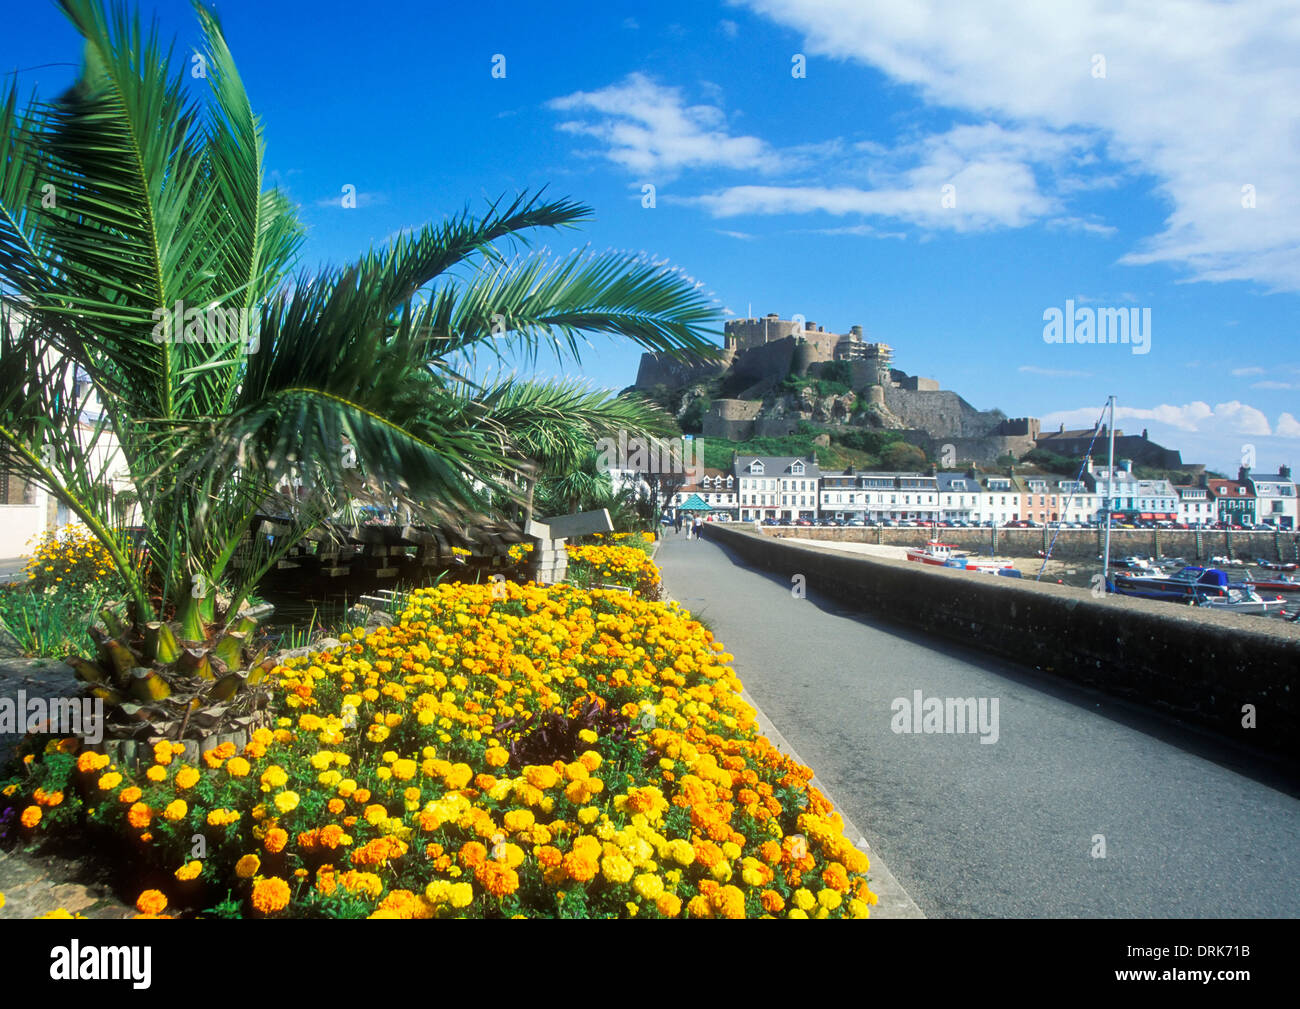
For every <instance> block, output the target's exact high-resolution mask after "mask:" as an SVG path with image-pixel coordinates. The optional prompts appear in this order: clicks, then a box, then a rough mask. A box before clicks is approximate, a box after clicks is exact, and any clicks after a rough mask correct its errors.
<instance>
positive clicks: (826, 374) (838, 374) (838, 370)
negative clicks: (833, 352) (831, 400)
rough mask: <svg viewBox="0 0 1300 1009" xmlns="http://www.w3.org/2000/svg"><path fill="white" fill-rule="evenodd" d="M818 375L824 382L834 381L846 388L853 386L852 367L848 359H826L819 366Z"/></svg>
mask: <svg viewBox="0 0 1300 1009" xmlns="http://www.w3.org/2000/svg"><path fill="white" fill-rule="evenodd" d="M818 375H819V377H820V378H821V379H822V381H824V382H832V383H836V384H838V385H842V386H844V387H845V388H846V389H849V388H852V387H853V368H852V366H851V365H850V364H849V362H848V361H828V362H827V363H826V364H823V365H822V366H821V368H820V370H819V371H818Z"/></svg>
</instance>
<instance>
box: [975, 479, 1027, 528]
mask: <svg viewBox="0 0 1300 1009" xmlns="http://www.w3.org/2000/svg"><path fill="white" fill-rule="evenodd" d="M1023 494H1024V485H1023V483H1021V482H1020V478H1019V477H1014V476H987V477H985V478H984V480H983V488H982V490H981V493H980V501H979V509H978V511H976V512H975V514H974V516H973V518H974V521H976V522H980V523H984V522H996V523H998V525H1005V524H1006V523H1007V522H1012V521H1014V520H1016V519H1018V518H1020V500H1021V497H1022V496H1023Z"/></svg>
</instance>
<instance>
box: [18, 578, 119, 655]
mask: <svg viewBox="0 0 1300 1009" xmlns="http://www.w3.org/2000/svg"><path fill="white" fill-rule="evenodd" d="M112 595H113V592H112V590H111V589H110V588H109V587H107V586H105V585H101V584H98V583H93V582H92V583H91V584H89V585H72V586H68V587H66V588H65V587H60V588H58V589H54V588H47V589H36V588H32V587H30V586H27V585H12V586H0V626H3V627H4V628H5V629H6V630H7V631H9V633H10V634H12V635H13V636H14V638H16V639H17V641H18V645H19V647H21V648H22V650H23V653H24V654H25V655H30V656H34V657H37V658H49V659H62V658H64V657H66V656H67V655H68V654H69V653H71V654H73V655H79V656H81V657H82V658H89V657H90V655H91V654H92V650H93V648H94V643H93V642H92V641H91V639H90V636H89V634H87V628H88V627H89V626H90V621H91V619H93V615H94V614H95V613H97V612H98V611H99V610H100V608H102V607H103V605H104V603H105V602H107V601H108V599H110V598H111V597H112Z"/></svg>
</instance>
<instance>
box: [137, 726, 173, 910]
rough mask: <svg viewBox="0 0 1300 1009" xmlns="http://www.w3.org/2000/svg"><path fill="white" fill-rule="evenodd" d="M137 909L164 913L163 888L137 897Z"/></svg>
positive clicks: (165, 897) (165, 903) (164, 899)
mask: <svg viewBox="0 0 1300 1009" xmlns="http://www.w3.org/2000/svg"><path fill="white" fill-rule="evenodd" d="M158 745H159V746H162V745H163V744H162V743H159V744H158ZM170 752H171V751H170V750H169V751H168V753H169V754H170ZM135 909H136V910H137V911H139V912H140V913H141V914H162V913H163V911H165V910H166V909H167V895H166V894H164V893H163V892H162V891H161V890H145V891H144V892H143V893H141V894H140V896H139V897H137V898H136V899H135Z"/></svg>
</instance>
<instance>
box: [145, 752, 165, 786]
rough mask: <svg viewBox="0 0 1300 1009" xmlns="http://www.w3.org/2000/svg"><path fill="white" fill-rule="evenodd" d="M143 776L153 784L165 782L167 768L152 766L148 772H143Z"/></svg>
mask: <svg viewBox="0 0 1300 1009" xmlns="http://www.w3.org/2000/svg"><path fill="white" fill-rule="evenodd" d="M170 756H171V751H170V750H169V751H168V757H169V758H170ZM144 776H145V777H146V778H148V779H149V780H150V781H152V782H154V783H155V784H156V783H157V782H160V781H166V780H167V768H165V767H163V766H162V765H161V764H154V765H153V767H151V768H149V770H147V771H145V772H144Z"/></svg>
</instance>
